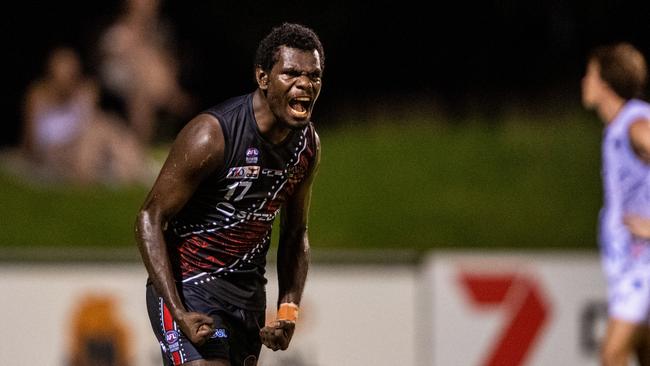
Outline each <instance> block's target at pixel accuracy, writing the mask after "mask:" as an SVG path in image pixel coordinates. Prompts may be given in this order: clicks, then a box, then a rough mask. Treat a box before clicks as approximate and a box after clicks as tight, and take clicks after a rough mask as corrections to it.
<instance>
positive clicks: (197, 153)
mask: <svg viewBox="0 0 650 366" xmlns="http://www.w3.org/2000/svg"><path fill="white" fill-rule="evenodd" d="M171 154H174V155H175V156H177V157H179V158H180V159H182V161H183V162H184V163H185V164H188V165H189V166H190V167H192V168H194V169H197V170H201V171H203V170H206V169H207V170H210V171H211V170H214V169H215V168H217V167H218V166H219V165H220V164H222V163H223V156H224V137H223V133H222V130H221V126H220V124H219V120H217V118H216V117H214V116H211V115H208V114H199V115H198V116H196V117H194V118H193V119H192V120H191V121H190V122H188V123H187V125H185V127H183V129H182V130H181V131H180V132H179V134H178V136H177V137H176V140H175V141H174V146H173V147H172V151H171Z"/></svg>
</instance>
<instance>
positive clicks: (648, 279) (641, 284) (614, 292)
mask: <svg viewBox="0 0 650 366" xmlns="http://www.w3.org/2000/svg"><path fill="white" fill-rule="evenodd" d="M607 298H608V313H609V316H610V318H614V319H618V320H623V321H627V322H630V323H635V324H640V323H647V322H650V264H648V263H638V262H637V263H635V264H634V265H633V266H631V267H629V268H627V269H626V271H624V272H623V273H621V274H619V275H616V276H609V278H608V280H607Z"/></svg>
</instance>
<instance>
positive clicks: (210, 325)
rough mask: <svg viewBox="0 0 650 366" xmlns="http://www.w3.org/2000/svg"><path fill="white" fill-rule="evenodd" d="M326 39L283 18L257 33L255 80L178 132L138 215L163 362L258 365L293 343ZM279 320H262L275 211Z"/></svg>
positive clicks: (149, 297) (305, 258)
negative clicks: (264, 352)
mask: <svg viewBox="0 0 650 366" xmlns="http://www.w3.org/2000/svg"><path fill="white" fill-rule="evenodd" d="M324 60H325V59H324V53H323V47H322V45H321V42H320V40H319V38H318V36H317V35H316V34H315V33H314V32H313V31H312V30H311V29H309V28H307V27H305V26H302V25H299V24H290V23H284V24H282V25H281V26H278V27H275V28H273V29H272V31H271V32H270V33H269V34H268V35H267V36H266V37H265V38H264V39H263V40H262V41H261V42H260V44H259V46H258V49H257V52H256V59H255V78H256V81H257V89H256V90H255V91H253V92H252V93H250V94H246V95H242V96H238V97H234V98H231V99H229V100H227V101H225V102H223V103H221V104H219V105H217V106H215V107H212V108H210V109H208V110H206V111H205V112H203V113H200V114H199V115H198V116H196V117H195V118H194V119H193V120H191V121H190V122H189V123H188V124H187V125H186V126H185V127H184V128H183V129H182V131H181V132H180V133H179V135H178V136H177V138H176V141H175V142H174V144H173V146H172V148H171V151H170V153H169V156H168V157H167V160H166V162H165V164H164V166H163V167H162V169H161V171H160V174H159V176H158V179H157V180H156V182H155V183H154V186H153V187H152V189H151V192H150V193H149V195H148V197H147V199H146V201H145V202H144V204H143V206H142V208H141V210H140V212H139V214H138V217H137V220H136V238H137V242H138V247H139V249H140V253H141V255H142V259H143V262H144V264H145V266H146V268H147V271H148V273H149V280H148V283H147V307H148V311H149V316H150V318H151V324H152V326H153V329H154V332H155V334H156V336H157V338H158V340H159V342H160V346H161V349H162V353H163V358H164V360H165V364H166V365H207V366H225V365H247V366H249V365H255V364H256V363H257V359H258V357H259V353H260V350H261V346H262V344H265V345H266V346H267V347H269V348H271V349H273V350H274V351H275V350H284V349H286V348H287V347H288V346H289V342H290V341H291V338H292V335H293V332H294V329H295V322H296V319H297V317H298V310H299V305H300V300H301V296H302V293H303V289H304V285H305V279H306V276H307V271H308V267H309V243H308V236H307V219H308V213H309V203H310V197H311V187H312V183H313V181H314V177H315V174H316V171H317V167H318V164H319V159H320V143H319V139H318V135H317V134H316V132H315V130H314V126H313V124H312V123H311V121H310V119H311V114H312V110H313V108H314V104H315V102H316V99H317V98H318V95H319V93H320V90H321V77H322V73H323V69H324ZM280 210H281V221H280V236H279V237H280V238H279V243H278V253H277V271H278V283H279V297H278V304H277V306H278V308H277V309H278V312H277V319H276V320H275V321H273V322H270V323H269V324H267V325H266V326H265V307H266V292H265V284H266V279H265V264H266V255H267V251H268V249H269V244H270V239H271V228H272V224H273V221H274V219H275V217H276V216H277V215H278V214H279V213H280Z"/></svg>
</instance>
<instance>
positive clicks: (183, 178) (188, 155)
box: [135, 46, 322, 350]
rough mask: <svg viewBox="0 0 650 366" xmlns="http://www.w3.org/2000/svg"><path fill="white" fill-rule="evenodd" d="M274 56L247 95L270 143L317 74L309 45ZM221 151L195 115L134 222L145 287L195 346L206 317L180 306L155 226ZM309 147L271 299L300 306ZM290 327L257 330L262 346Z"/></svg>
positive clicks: (297, 118) (303, 106)
mask: <svg viewBox="0 0 650 366" xmlns="http://www.w3.org/2000/svg"><path fill="white" fill-rule="evenodd" d="M278 55H279V59H278V61H277V62H276V64H275V65H274V66H273V68H272V69H271V70H269V71H264V70H262V69H261V68H260V67H258V68H257V69H256V78H257V82H258V90H257V91H256V92H255V95H254V97H253V110H254V114H255V119H256V121H257V124H258V129H259V131H260V134H262V136H264V137H265V138H266V139H267V140H269V141H270V142H273V143H279V142H281V141H282V140H283V139H284V138H286V137H287V136H288V135H289V133H290V132H291V130H293V129H298V128H302V127H304V126H306V125H307V124H308V123H309V120H310V117H311V111H312V108H313V105H314V103H315V101H316V99H317V98H318V95H319V93H320V87H321V81H320V77H321V73H322V70H321V68H320V59H319V55H318V52H316V51H304V50H297V49H293V48H288V47H285V46H282V47H280V50H279V51H278ZM296 103H299V104H300V105H297V104H296ZM224 149H225V141H224V136H223V132H222V130H221V127H220V124H219V121H218V120H217V119H216V118H215V117H213V116H211V115H207V114H201V115H199V116H197V117H195V118H194V119H193V120H191V121H190V122H189V123H188V124H187V126H185V127H184V128H183V130H182V131H181V132H180V133H179V135H178V137H177V138H176V140H175V141H174V144H173V145H172V148H171V151H170V153H169V156H168V157H167V160H166V161H165V164H164V165H163V167H162V169H161V171H160V174H159V176H158V179H157V180H156V182H155V183H154V185H153V187H152V189H151V191H150V192H149V195H148V196H147V198H146V200H145V202H144V204H143V206H142V208H141V210H140V212H139V213H138V217H137V220H136V228H135V232H136V239H137V243H138V248H139V250H140V253H141V256H142V259H143V262H144V264H145V267H146V268H147V271H148V273H149V276H150V278H151V280H152V281H153V285H154V286H155V288H156V290H157V292H158V293H159V294H160V296H162V297H163V299H164V301H165V303H166V304H167V306H168V307H169V311H170V312H171V314H172V317H173V318H174V320H175V321H176V322H177V324H178V326H179V327H180V329H181V331H182V332H183V334H185V335H186V336H187V337H188V339H190V341H191V342H193V343H195V344H197V345H200V344H203V343H204V342H205V341H206V340H207V339H208V338H209V337H210V336H211V335H212V333H213V325H214V321H213V319H212V318H211V317H209V316H207V315H206V314H202V313H196V312H188V311H187V309H186V308H185V306H184V305H183V303H182V301H181V299H180V296H179V292H178V288H177V283H176V281H175V280H176V279H175V278H174V276H173V273H172V266H171V263H170V260H169V255H168V252H167V245H166V243H165V240H164V235H163V231H164V228H165V227H166V225H167V223H168V221H169V220H170V219H171V218H172V217H174V215H176V214H177V213H178V212H179V211H180V210H181V208H182V207H183V206H184V205H185V204H186V203H187V202H188V200H189V199H190V198H191V197H192V194H193V193H194V192H195V190H196V189H197V187H198V186H199V184H200V183H201V182H202V181H203V180H204V179H205V178H206V177H207V176H208V175H209V174H210V173H212V172H214V171H215V170H221V169H224V168H225V167H224V151H225V150H224ZM316 150H317V151H316V158H315V160H314V163H313V164H312V166H311V168H310V171H309V172H308V174H307V176H306V177H305V179H304V180H303V181H302V182H301V183H300V185H299V186H298V187H297V189H296V191H295V192H294V194H293V195H292V196H291V197H289V198H288V200H287V201H286V202H285V204H284V206H283V208H282V215H281V221H280V240H279V243H278V255H277V257H278V259H277V266H278V282H279V296H278V304H280V303H284V302H293V303H295V304H297V305H298V304H300V300H301V297H302V292H303V289H304V285H305V280H306V276H307V272H308V267H309V241H308V235H307V223H308V222H307V221H308V213H309V205H310V199H311V188H312V183H313V181H314V177H315V174H316V172H317V170H318V165H319V162H320V142H319V139H318V136H316ZM294 328H295V323H294V322H291V321H282V320H280V321H276V322H272V323H270V324H269V325H267V326H265V327H264V328H262V330H261V331H260V336H261V339H262V342H263V344H265V345H266V346H267V347H269V348H271V349H273V350H277V349H286V348H287V347H288V345H289V342H290V340H291V337H292V335H293V330H294Z"/></svg>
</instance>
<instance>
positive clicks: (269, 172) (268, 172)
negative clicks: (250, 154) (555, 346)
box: [262, 168, 284, 177]
mask: <svg viewBox="0 0 650 366" xmlns="http://www.w3.org/2000/svg"><path fill="white" fill-rule="evenodd" d="M283 173H284V171H282V170H279V169H269V168H264V169H262V175H263V176H266V177H279V176H281V175H282V174H283Z"/></svg>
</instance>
